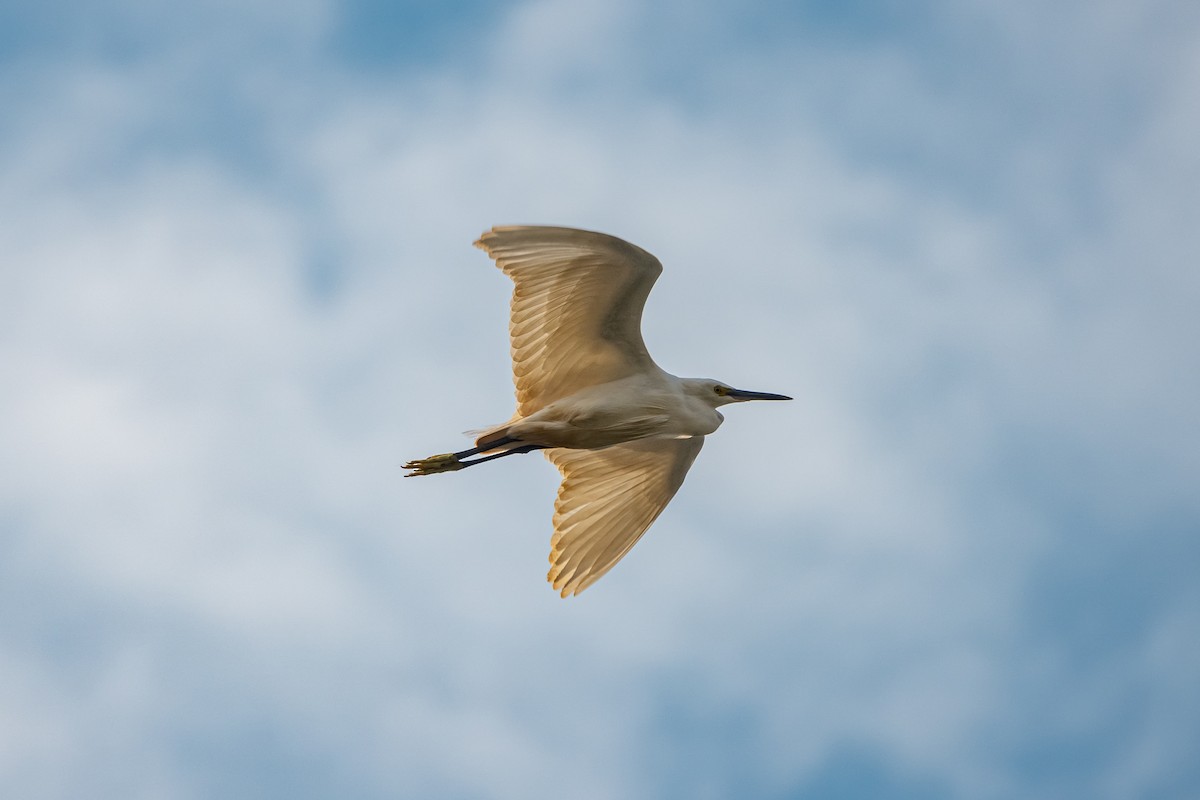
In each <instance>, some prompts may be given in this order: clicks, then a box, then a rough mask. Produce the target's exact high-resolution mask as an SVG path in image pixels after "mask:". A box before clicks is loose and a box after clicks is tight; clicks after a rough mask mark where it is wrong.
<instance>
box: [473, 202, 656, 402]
mask: <svg viewBox="0 0 1200 800" xmlns="http://www.w3.org/2000/svg"><path fill="white" fill-rule="evenodd" d="M475 245H476V246H477V247H479V248H481V249H483V250H484V251H486V252H487V254H488V255H489V256H491V257H492V258H493V259H495V261H496V265H497V266H499V267H500V269H502V270H503V271H504V274H505V275H507V276H508V277H510V278H512V280H513V284H514V286H513V296H512V314H511V317H510V320H509V336H510V338H511V340H512V359H513V382H514V383H515V384H516V387H517V413H518V414H519V415H520V416H529V415H530V414H532V413H534V412H535V411H538V410H539V409H541V408H544V407H545V406H547V405H549V404H550V403H553V402H554V401H555V400H558V399H560V398H563V397H566V396H568V395H571V394H574V393H575V392H577V391H579V390H580V389H582V388H585V387H587V386H595V385H597V384H601V383H607V382H609V381H614V380H618V379H620V378H624V377H627V376H629V375H633V374H636V373H638V372H646V371H652V370H657V369H658V367H657V365H655V363H654V361H653V360H652V359H651V358H650V354H649V353H648V352H646V344H645V342H643V341H642V330H641V325H642V307H643V306H644V305H645V303H646V296H647V295H648V294H650V287H652V286H653V285H654V281H655V280H656V279H657V278H658V276H659V273H661V272H662V265H661V264H659V262H658V259H657V258H655V257H654V256H652V255H650V254H649V253H647V252H646V251H645V250H643V249H641V248H640V247H636V246H634V245H632V244H629V243H628V242H626V241H623V240H621V239H618V238H616V237H614V236H608V235H606V234H603V233H593V232H592V231H581V230H575V229H574V228H547V227H530V226H512V227H496V228H492V229H491V230H490V231H487V232H485V233H484V234H483V235H482V236H480V237H479V241H477V242H475Z"/></svg>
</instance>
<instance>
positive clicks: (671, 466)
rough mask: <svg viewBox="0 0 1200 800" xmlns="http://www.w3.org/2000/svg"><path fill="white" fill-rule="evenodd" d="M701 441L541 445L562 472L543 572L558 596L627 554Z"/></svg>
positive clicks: (677, 482)
mask: <svg viewBox="0 0 1200 800" xmlns="http://www.w3.org/2000/svg"><path fill="white" fill-rule="evenodd" d="M703 445H704V437H703V436H693V437H691V438H688V439H640V440H638V441H635V442H627V443H625V444H619V445H614V446H613V447H606V448H604V449H602V450H567V449H561V448H558V449H553V450H547V451H545V452H546V457H547V458H548V459H550V461H551V463H553V464H554V466H556V467H558V470H559V472H561V473H562V476H563V482H562V485H561V486H560V487H559V489H558V499H557V500H556V501H555V503H554V534H553V535H552V536H551V537H550V565H551V566H550V573H549V574H548V575H547V576H546V577H547V579H548V580H549V581H550V583H551V584H552V585H553V586H554V588H555V589H556V590H558V591H559V592H560V593H561V594H562V596H563V597H566V596H567V595H569V594H578V593H579V592H582V591H583V590H584V589H586V588H587V587H589V586H591V585H592V584H593V583H595V582H596V581H597V580H598V579H599V578H600V577H601V576H602V575H604V573H606V572H608V571H609V570H610V569H612V567H613V565H614V564H616V563H617V562H618V561H620V560H621V559H622V558H623V557H624V556H625V554H626V553H628V552H629V550H630V548H632V547H633V546H634V544H636V543H637V541H638V539H640V538H641V537H642V534H644V533H645V532H646V529H647V528H649V527H650V525H651V524H652V523H653V522H654V520H655V519H657V518H658V515H659V514H661V513H662V510H663V509H664V508H666V506H667V503H669V502H670V501H671V498H672V497H674V496H675V492H677V491H678V490H679V487H680V486H681V485H682V484H683V479H684V477H686V475H687V471H688V469H689V468H690V467H691V465H692V462H693V461H695V460H696V455H697V454H698V453H699V452H700V448H701V447H702V446H703Z"/></svg>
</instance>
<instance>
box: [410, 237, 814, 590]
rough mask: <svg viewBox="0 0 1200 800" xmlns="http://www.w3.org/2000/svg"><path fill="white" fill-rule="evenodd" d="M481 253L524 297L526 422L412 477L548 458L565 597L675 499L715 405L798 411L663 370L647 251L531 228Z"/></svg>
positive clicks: (522, 397)
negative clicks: (655, 345) (648, 327)
mask: <svg viewBox="0 0 1200 800" xmlns="http://www.w3.org/2000/svg"><path fill="white" fill-rule="evenodd" d="M475 246H476V247H479V248H481V249H482V250H484V251H485V252H486V253H487V254H488V255H489V256H490V257H491V258H492V259H493V260H495V262H496V265H497V266H498V267H500V269H501V270H503V272H504V274H505V275H507V276H508V277H509V278H511V279H512V281H513V284H514V286H513V296H512V306H511V311H510V319H509V337H510V339H511V343H512V360H513V381H514V383H515V384H516V389H517V410H516V413H514V414H513V416H512V418H511V419H510V420H508V421H507V422H504V423H502V424H500V425H495V426H493V427H491V428H487V429H485V430H483V431H478V432H477V434H478V436H477V438H476V439H475V446H474V447H472V448H470V449H468V450H462V451H460V452H457V453H443V454H441V455H436V456H430V457H429V458H421V459H416V460H414V461H409V462H408V463H407V464H405V465H404V468H405V469H408V470H411V472H409V473H407V474H406V476H405V477H413V476H416V475H432V474H434V473H438V472H451V471H454V470H460V469H465V468H466V467H472V466H475V465H476V464H482V463H484V462H487V461H492V460H494V459H497V458H503V457H505V456H511V455H514V454H517V453H529V452H532V451H534V450H542V451H544V453H545V455H546V458H548V459H549V460H550V462H551V463H552V464H554V466H555V467H557V468H558V471H559V472H561V473H562V477H563V481H562V485H561V486H560V487H559V489H558V498H557V499H556V500H555V503H554V534H553V536H552V537H551V539H550V565H551V566H550V572H549V574H548V575H547V579H548V580H549V581H550V583H551V584H552V585H553V586H554V588H555V589H556V590H557V591H558V592H559V593H560V594H561V596H562V597H566V596H567V595H571V594H578V593H579V592H582V591H583V590H584V589H586V588H587V587H589V586H591V585H592V584H593V583H595V582H596V581H597V580H598V579H599V578H600V577H601V576H603V575H604V574H605V573H606V572H608V571H609V570H610V569H612V567H613V565H614V564H616V563H617V562H618V561H620V560H621V558H622V557H623V556H624V555H625V554H626V553H628V552H629V550H630V548H632V547H633V545H634V544H635V543H636V542H637V540H638V539H640V538H641V536H642V534H644V533H645V532H646V529H647V528H649V527H650V525H651V523H653V522H654V520H655V519H657V518H658V515H659V514H660V513H662V510H663V509H664V508H665V507H666V505H667V503H668V502H670V500H671V498H672V497H674V496H675V492H676V491H678V489H679V487H680V485H682V483H683V479H684V476H685V475H687V471H688V468H689V467H691V465H692V462H693V461H695V459H696V454H697V453H699V452H700V447H701V446H702V445H703V444H704V437H705V436H706V435H708V434H710V433H712V432H713V431H715V430H716V429H717V427H718V426H720V424H721V422H722V421H723V420H724V419H725V418H724V416H722V415H721V413H720V412H719V411H717V407H718V406H723V405H726V404H728V403H737V402H742V401H745V400H791V398H790V397H786V396H784V395H781V394H770V393H767V392H748V391H743V390H741V389H734V388H732V387H731V386H729V385H728V384H725V383H722V382H721V381H715V380H709V379H707V378H677V377H675V376H674V375H671V374H670V373H668V372H665V371H663V370H662V369H660V368H659V366H658V365H657V364H655V363H654V361H653V359H651V358H650V354H649V353H648V352H647V351H646V344H645V343H644V342H643V341H642V331H641V323H642V307H643V306H644V305H645V303H646V297H647V296H648V295H649V294H650V288H651V287H652V286H653V285H654V281H655V280H657V279H658V276H659V274H660V273H661V272H662V264H660V263H659V261H658V259H657V258H655V257H654V256H652V255H650V254H649V253H647V252H646V251H645V250H643V249H641V248H640V247H637V246H635V245H632V244H630V243H629V242H626V241H623V240H621V239H618V238H616V237H615V236H608V235H607V234H603V233H594V232H592V231H583V230H577V229H574V228H552V227H535V226H523V225H521V226H503V227H500V226H498V227H495V228H492V229H491V230H490V231H486V232H485V233H484V234H483V235H482V236H480V237H479V241H477V242H475ZM472 456H475V458H471V457H472ZM467 459H470V460H467Z"/></svg>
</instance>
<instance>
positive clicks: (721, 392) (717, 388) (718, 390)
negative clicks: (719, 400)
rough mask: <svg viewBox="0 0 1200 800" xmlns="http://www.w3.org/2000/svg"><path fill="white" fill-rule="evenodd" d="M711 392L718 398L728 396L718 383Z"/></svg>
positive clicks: (726, 390)
mask: <svg viewBox="0 0 1200 800" xmlns="http://www.w3.org/2000/svg"><path fill="white" fill-rule="evenodd" d="M713 391H714V392H716V393H717V395H718V396H719V397H724V396H725V395H727V394H729V390H728V389H726V388H725V387H724V386H722V385H721V384H719V383H718V384H717V385H716V386H714V387H713Z"/></svg>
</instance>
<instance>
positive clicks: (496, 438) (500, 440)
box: [466, 420, 515, 453]
mask: <svg viewBox="0 0 1200 800" xmlns="http://www.w3.org/2000/svg"><path fill="white" fill-rule="evenodd" d="M511 425H512V421H511V420H509V421H508V422H505V423H503V424H501V425H495V426H493V427H491V428H482V429H480V430H475V431H467V432H466V433H467V435H468V436H472V437H474V439H475V446H476V447H478V448H479V452H481V453H486V452H487V451H488V450H491V449H493V448H496V447H502V446H503V445H506V444H511V443H512V442H513V441H515V440H514V439H513V438H512V437H510V436H509V435H508V429H509V427H510V426H511Z"/></svg>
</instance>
